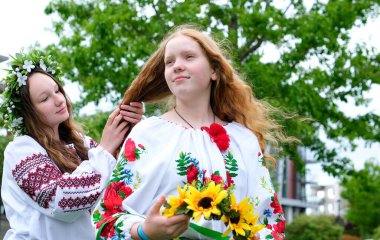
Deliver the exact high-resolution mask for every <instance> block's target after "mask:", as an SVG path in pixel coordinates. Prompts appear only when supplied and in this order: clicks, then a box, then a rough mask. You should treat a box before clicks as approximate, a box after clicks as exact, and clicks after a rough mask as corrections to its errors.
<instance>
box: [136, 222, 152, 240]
mask: <svg viewBox="0 0 380 240" xmlns="http://www.w3.org/2000/svg"><path fill="white" fill-rule="evenodd" d="M137 234H138V236H139V238H140V239H142V240H149V237H148V236H147V235H146V234H145V232H144V230H143V223H140V224H139V225H138V226H137Z"/></svg>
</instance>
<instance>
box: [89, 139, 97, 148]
mask: <svg viewBox="0 0 380 240" xmlns="http://www.w3.org/2000/svg"><path fill="white" fill-rule="evenodd" d="M97 146H98V143H97V142H95V141H94V139H92V138H91V139H90V149H92V148H96V147H97Z"/></svg>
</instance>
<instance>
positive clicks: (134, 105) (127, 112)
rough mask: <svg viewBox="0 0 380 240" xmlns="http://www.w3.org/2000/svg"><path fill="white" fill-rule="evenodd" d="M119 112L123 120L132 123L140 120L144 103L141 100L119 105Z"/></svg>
mask: <svg viewBox="0 0 380 240" xmlns="http://www.w3.org/2000/svg"><path fill="white" fill-rule="evenodd" d="M120 110H121V111H120V114H121V115H122V116H123V118H124V120H125V121H127V122H130V123H132V124H133V125H134V124H136V123H138V122H140V121H141V119H142V117H143V115H144V105H143V104H142V103H141V102H131V103H130V104H129V105H120Z"/></svg>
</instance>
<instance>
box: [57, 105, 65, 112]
mask: <svg viewBox="0 0 380 240" xmlns="http://www.w3.org/2000/svg"><path fill="white" fill-rule="evenodd" d="M65 111H66V106H65V107H63V108H61V109H60V110H59V111H58V112H56V113H63V112H65Z"/></svg>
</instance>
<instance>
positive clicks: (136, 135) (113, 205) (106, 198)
mask: <svg viewBox="0 0 380 240" xmlns="http://www.w3.org/2000/svg"><path fill="white" fill-rule="evenodd" d="M140 130H141V127H140ZM147 132H149V131H147V130H146V129H145V131H139V130H138V128H137V126H136V127H135V128H134V129H133V130H132V132H131V134H130V135H129V137H128V138H127V139H126V141H125V142H124V144H123V147H122V149H121V152H120V154H119V157H118V159H117V164H116V167H115V169H114V170H113V173H112V176H111V180H110V182H109V183H108V186H107V187H106V190H105V191H104V195H103V197H102V199H101V201H100V204H99V205H98V206H97V208H96V210H95V212H94V214H93V222H94V224H95V227H96V230H97V232H98V235H100V236H101V237H103V239H131V236H130V229H131V227H132V225H133V224H135V223H139V222H142V221H143V220H144V218H145V216H144V215H143V214H144V213H145V212H146V211H147V209H149V208H150V206H151V203H152V202H153V201H154V199H155V198H156V197H157V196H156V193H157V192H158V190H157V189H158V187H159V183H160V182H161V181H162V179H163V178H164V174H165V171H157V169H165V163H163V162H162V161H161V162H160V161H159V160H158V159H159V156H158V155H159V152H160V151H161V152H162V147H160V144H159V143H158V141H157V139H154V138H153V137H151V136H147ZM144 133H145V136H144ZM161 142H162V141H161ZM158 149H160V150H158ZM166 162H167V161H166Z"/></svg>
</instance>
